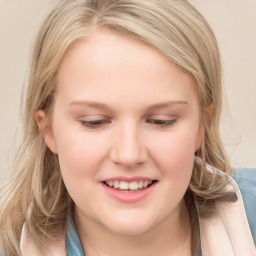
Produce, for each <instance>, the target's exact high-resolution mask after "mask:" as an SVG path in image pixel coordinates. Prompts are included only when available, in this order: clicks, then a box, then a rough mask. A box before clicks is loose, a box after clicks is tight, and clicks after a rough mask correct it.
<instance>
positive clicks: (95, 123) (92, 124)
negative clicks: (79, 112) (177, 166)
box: [80, 119, 177, 129]
mask: <svg viewBox="0 0 256 256" xmlns="http://www.w3.org/2000/svg"><path fill="white" fill-rule="evenodd" d="M176 122H177V119H171V120H161V119H149V120H147V123H150V124H154V125H156V126H160V127H170V126H173V125H174V124H175V123H176ZM80 123H81V125H82V126H85V127H86V128H89V129H97V128H100V127H102V126H104V125H105V124H107V123H110V121H108V120H91V121H80Z"/></svg>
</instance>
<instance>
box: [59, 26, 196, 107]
mask: <svg viewBox="0 0 256 256" xmlns="http://www.w3.org/2000/svg"><path fill="white" fill-rule="evenodd" d="M58 87H59V88H58V93H59V94H64V93H65V94H66V96H68V97H69V98H70V100H73V101H74V100H80V99H82V98H86V99H88V100H95V99H94V97H96V95H97V101H101V100H103V101H104V100H106V97H109V99H110V96H113V95H114V96H116V97H118V98H119V99H126V100H130V103H131V104H133V101H132V99H134V100H135V99H137V98H138V97H140V98H141V100H142V99H146V100H147V101H150V100H151V101H154V100H155V101H156V102H157V100H158V98H159V100H163V101H168V100H184V98H190V99H193V97H192V96H193V95H194V96H195V97H196V92H195V84H194V81H193V79H192V78H191V76H190V75H188V74H187V73H185V72H184V71H183V70H182V69H180V68H179V67H178V66H177V65H175V64H174V63H172V62H171V61H170V60H169V59H168V58H167V57H166V56H164V55H163V54H162V53H160V52H159V51H158V50H156V49H154V48H152V47H150V46H148V45H146V44H145V43H143V42H140V41H138V40H135V39H131V38H128V37H126V36H123V35H120V34H117V33H113V32H109V31H97V32H95V33H94V34H93V35H91V36H90V37H88V38H87V39H84V40H81V41H78V42H76V43H75V44H74V45H73V46H72V47H71V48H70V49H69V50H68V51H67V53H66V55H65V56H64V59H63V62H62V64H61V66H60V69H59V73H58ZM195 97H194V98H195ZM71 98H72V99H71ZM151 103H153V102H151Z"/></svg>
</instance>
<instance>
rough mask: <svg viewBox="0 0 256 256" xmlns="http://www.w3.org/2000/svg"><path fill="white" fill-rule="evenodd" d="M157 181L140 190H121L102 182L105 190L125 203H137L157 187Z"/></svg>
mask: <svg viewBox="0 0 256 256" xmlns="http://www.w3.org/2000/svg"><path fill="white" fill-rule="evenodd" d="M156 183H157V182H154V183H153V184H152V185H150V186H149V187H147V188H144V189H142V190H138V191H121V190H117V189H114V188H111V187H108V186H107V185H106V184H104V183H101V184H102V186H103V188H104V190H105V192H106V193H107V194H108V195H110V196H111V197H113V198H115V199H117V200H119V201H121V202H124V203H135V202H138V201H140V200H142V199H144V198H145V197H147V196H148V195H149V194H150V193H151V192H152V191H153V190H154V188H155V186H156Z"/></svg>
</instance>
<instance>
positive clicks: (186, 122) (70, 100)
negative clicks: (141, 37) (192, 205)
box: [35, 31, 202, 256]
mask: <svg viewBox="0 0 256 256" xmlns="http://www.w3.org/2000/svg"><path fill="white" fill-rule="evenodd" d="M88 102H89V103H88ZM95 102H96V103H97V104H95ZM92 103H93V104H92ZM167 103H168V104H167ZM152 106H154V107H152ZM35 118H36V121H37V123H38V125H39V128H40V130H41V131H42V133H43V135H44V138H45V141H46V143H47V145H48V147H49V148H50V149H51V150H52V152H53V153H55V154H58V156H59V161H60V168H61V173H62V176H63V180H64V183H65V185H66V187H67V190H68V192H69V194H70V196H71V197H72V199H73V200H74V202H75V212H74V219H75V223H76V226H77V231H78V234H79V237H80V239H81V242H82V246H83V249H84V251H85V253H86V255H87V256H88V255H89V256H94V255H104V256H105V255H111V256H116V255H122V256H126V255H135V256H136V255H162V256H165V255H191V246H190V244H191V237H190V222H189V215H188V211H187V208H186V206H185V204H184V200H183V196H184V193H185V191H186V190H187V187H188V184H189V181H190V178H191V175H192V168H193V162H194V152H195V151H196V150H197V149H198V148H199V147H200V143H201V139H202V138H201V137H202V136H201V133H202V132H201V127H200V107H199V100H198V96H197V93H196V90H195V84H194V82H193V79H192V78H191V77H190V76H189V75H188V74H187V73H185V72H183V71H182V70H181V69H180V68H179V67H177V66H176V65H175V64H173V63H172V62H170V60H168V59H167V58H166V57H165V56H163V55H162V54H161V53H160V52H158V51H157V50H155V49H153V48H151V47H149V46H147V45H145V44H144V43H142V42H138V41H136V40H133V39H130V38H127V37H125V36H121V35H118V34H115V33H113V32H109V31H97V32H95V33H93V34H92V35H91V36H90V37H89V38H87V39H86V40H82V41H79V42H76V43H75V44H74V45H73V46H72V47H71V48H70V49H69V50H68V52H67V53H66V55H65V57H64V60H63V62H62V64H61V66H60V69H59V74H58V88H57V93H56V97H55V104H54V108H53V113H52V116H51V118H49V117H48V116H47V115H46V114H45V113H44V111H42V110H39V111H37V112H36V114H35ZM49 119H51V122H49V121H48V120H49ZM92 120H104V122H103V123H100V125H99V126H96V127H95V126H94V128H92V127H91V126H88V124H90V125H92V124H91V123H88V121H92ZM157 120H163V121H161V123H162V124H165V125H161V123H160V124H159V121H157ZM168 120H171V121H170V122H169V121H168ZM84 121H85V122H84ZM86 122H87V123H86ZM85 124H87V126H86V125H85ZM166 124H169V125H166ZM115 176H124V177H133V176H143V177H147V178H150V179H153V180H157V184H156V186H155V188H154V189H153V191H152V192H151V193H150V194H149V195H148V196H147V197H146V198H144V199H142V200H140V201H139V202H135V203H124V202H120V201H118V200H116V199H114V198H112V197H110V196H109V195H108V194H106V192H105V191H104V190H103V189H102V184H101V181H102V180H106V179H108V178H111V177H115ZM156 238H157V239H156Z"/></svg>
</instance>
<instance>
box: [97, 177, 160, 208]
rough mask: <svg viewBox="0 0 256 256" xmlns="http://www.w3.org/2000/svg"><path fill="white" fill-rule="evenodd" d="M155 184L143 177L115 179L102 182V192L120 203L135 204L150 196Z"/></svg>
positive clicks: (153, 181) (155, 181)
mask: <svg viewBox="0 0 256 256" xmlns="http://www.w3.org/2000/svg"><path fill="white" fill-rule="evenodd" d="M156 184H157V180H152V179H148V178H145V177H133V178H127V177H115V178H110V179H107V180H104V181H103V182H102V186H103V188H104V191H105V192H106V193H107V194H108V195H110V196H111V197H112V198H114V199H117V200H119V201H121V202H126V203H131V202H137V201H140V200H142V199H143V198H145V197H146V196H147V195H148V194H150V193H151V192H152V191H153V190H154V188H155V186H156Z"/></svg>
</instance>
